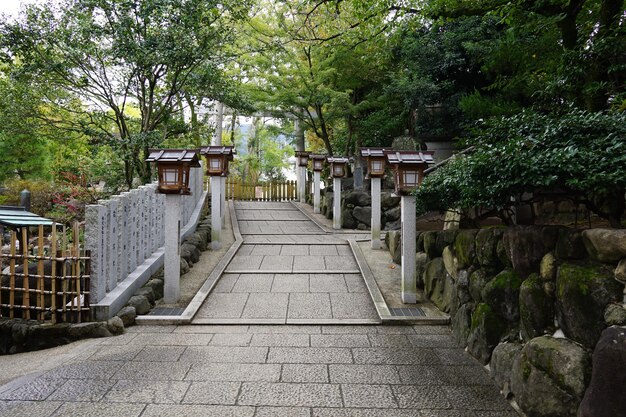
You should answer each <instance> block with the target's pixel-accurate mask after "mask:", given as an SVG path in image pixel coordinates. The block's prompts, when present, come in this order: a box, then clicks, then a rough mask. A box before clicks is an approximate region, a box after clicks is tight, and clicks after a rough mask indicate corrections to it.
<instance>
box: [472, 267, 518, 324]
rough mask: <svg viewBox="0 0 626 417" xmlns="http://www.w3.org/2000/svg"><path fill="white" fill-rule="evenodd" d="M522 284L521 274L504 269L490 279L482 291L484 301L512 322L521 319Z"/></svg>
mask: <svg viewBox="0 0 626 417" xmlns="http://www.w3.org/2000/svg"><path fill="white" fill-rule="evenodd" d="M521 285H522V278H521V277H520V275H519V274H518V273H517V272H515V271H511V270H504V271H502V272H500V273H499V274H498V275H496V276H495V277H494V278H493V279H492V280H490V281H489V282H488V283H487V284H486V285H485V287H484V288H483V289H482V291H481V297H482V299H483V302H485V303H487V304H489V306H491V308H492V309H493V310H494V311H495V312H496V313H497V314H498V315H500V316H501V317H502V318H504V319H505V320H507V321H508V322H510V323H514V322H517V321H518V320H519V289H520V286H521Z"/></svg>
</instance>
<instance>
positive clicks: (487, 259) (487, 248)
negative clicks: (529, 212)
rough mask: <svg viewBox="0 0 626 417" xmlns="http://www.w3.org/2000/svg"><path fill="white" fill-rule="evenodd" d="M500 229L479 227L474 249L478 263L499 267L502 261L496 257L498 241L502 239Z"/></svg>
mask: <svg viewBox="0 0 626 417" xmlns="http://www.w3.org/2000/svg"><path fill="white" fill-rule="evenodd" d="M503 233H504V232H503V231H502V230H501V229H480V230H479V231H478V232H477V233H476V239H475V245H476V246H475V250H476V261H477V262H478V264H479V265H482V266H490V267H501V266H502V262H501V260H500V259H499V257H498V253H497V248H498V242H501V241H502V235H503Z"/></svg>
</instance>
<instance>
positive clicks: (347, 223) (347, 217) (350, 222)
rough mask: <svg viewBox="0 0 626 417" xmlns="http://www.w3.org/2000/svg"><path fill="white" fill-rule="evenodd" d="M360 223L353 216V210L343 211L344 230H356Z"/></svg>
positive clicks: (342, 225)
mask: <svg viewBox="0 0 626 417" xmlns="http://www.w3.org/2000/svg"><path fill="white" fill-rule="evenodd" d="M358 224H359V223H358V222H357V221H356V219H355V218H354V217H353V216H352V210H350V209H343V210H342V211H341V227H342V228H343V229H356V227H357V225H358Z"/></svg>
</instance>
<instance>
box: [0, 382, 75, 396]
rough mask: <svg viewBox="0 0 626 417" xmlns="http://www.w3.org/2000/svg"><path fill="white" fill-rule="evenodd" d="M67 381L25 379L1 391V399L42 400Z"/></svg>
mask: <svg viewBox="0 0 626 417" xmlns="http://www.w3.org/2000/svg"><path fill="white" fill-rule="evenodd" d="M65 382H66V381H65V380H64V379H53V378H35V379H32V380H29V381H25V382H24V383H22V384H19V385H18V386H15V387H13V388H12V389H9V390H7V391H4V392H0V400H12V401H42V400H45V399H46V398H48V397H49V396H50V394H52V393H53V392H54V391H55V390H56V389H57V388H59V387H61V386H62V385H63V384H65Z"/></svg>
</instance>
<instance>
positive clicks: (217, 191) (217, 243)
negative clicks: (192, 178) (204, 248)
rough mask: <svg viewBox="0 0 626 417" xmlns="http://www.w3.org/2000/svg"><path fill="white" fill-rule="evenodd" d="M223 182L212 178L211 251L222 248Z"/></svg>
mask: <svg viewBox="0 0 626 417" xmlns="http://www.w3.org/2000/svg"><path fill="white" fill-rule="evenodd" d="M221 189H222V180H221V179H220V177H217V176H214V177H211V249H213V250H217V249H219V248H221V247H222V242H221V240H222V239H221V236H222V214H221V213H220V206H221V198H222V197H221Z"/></svg>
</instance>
